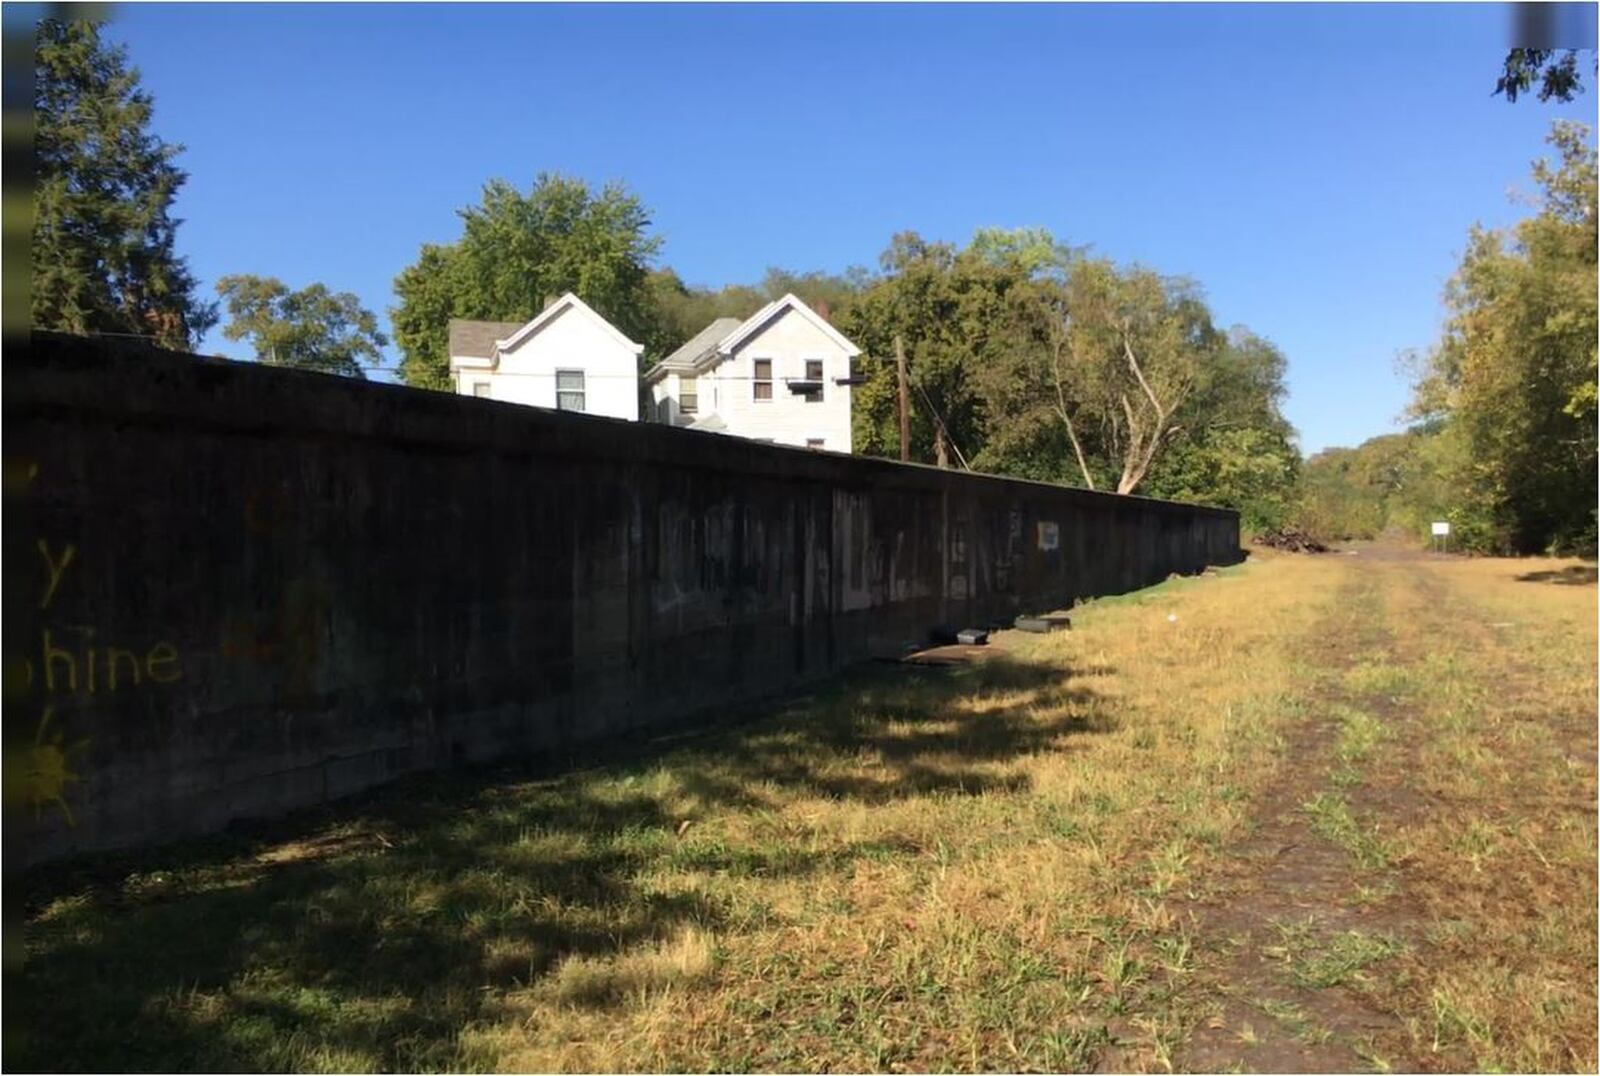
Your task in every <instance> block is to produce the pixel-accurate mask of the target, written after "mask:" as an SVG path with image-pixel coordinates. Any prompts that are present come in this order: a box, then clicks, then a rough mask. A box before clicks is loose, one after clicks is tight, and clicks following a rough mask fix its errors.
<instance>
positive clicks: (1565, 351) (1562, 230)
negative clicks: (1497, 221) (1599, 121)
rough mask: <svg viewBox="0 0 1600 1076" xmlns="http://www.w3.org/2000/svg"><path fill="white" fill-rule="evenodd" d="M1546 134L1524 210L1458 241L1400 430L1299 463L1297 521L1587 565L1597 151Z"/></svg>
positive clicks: (1579, 140) (1320, 528) (1349, 533)
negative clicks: (1533, 198) (1533, 200)
mask: <svg viewBox="0 0 1600 1076" xmlns="http://www.w3.org/2000/svg"><path fill="white" fill-rule="evenodd" d="M1589 139H1590V134H1589V131H1588V129H1587V128H1585V127H1583V126H1581V125H1579V124H1575V123H1557V124H1556V125H1555V127H1554V129H1553V130H1552V132H1551V135H1550V143H1551V145H1552V147H1553V148H1554V150H1555V155H1554V159H1553V160H1552V161H1550V162H1545V161H1539V162H1536V163H1535V164H1534V167H1533V176H1534V179H1535V181H1536V182H1537V183H1538V185H1539V188H1540V190H1541V192H1542V198H1541V200H1540V204H1539V208H1538V212H1537V213H1536V214H1535V215H1534V216H1532V217H1529V218H1528V219H1526V220H1523V221H1522V222H1520V223H1519V224H1517V225H1516V226H1515V227H1513V228H1510V229H1507V230H1505V231H1489V230H1485V229H1482V228H1476V229H1474V230H1473V231H1472V233H1471V235H1470V237H1469V239H1468V243H1467V251H1466V254H1465V255H1464V256H1463V258H1462V260H1461V266H1460V268H1459V269H1458V270H1457V271H1456V274H1455V276H1454V277H1452V278H1451V281H1450V284H1449V286H1448V288H1447V289H1446V292H1445V302H1446V304H1447V306H1448V309H1449V320H1448V321H1447V323H1446V325H1445V330H1444V334H1443V336H1442V338H1441V339H1440V340H1439V342H1438V343H1437V344H1436V345H1435V346H1434V347H1433V348H1432V349H1430V350H1429V351H1428V352H1426V353H1425V354H1422V355H1419V356H1416V357H1415V359H1414V364H1413V366H1414V372H1415V375H1416V377H1415V392H1414V396H1413V400H1412V404H1411V408H1410V411H1409V415H1410V417H1411V418H1413V419H1414V420H1415V423H1416V425H1415V426H1414V427H1413V428H1412V429H1411V430H1410V431H1408V432H1406V433H1403V434H1396V435H1392V436H1387V437H1375V438H1373V439H1372V440H1370V441H1367V442H1366V443H1365V444H1363V445H1361V446H1360V447H1358V448H1339V449H1330V450H1328V451H1327V452H1322V453H1319V454H1317V455H1315V456H1313V457H1312V458H1311V459H1309V460H1308V461H1306V465H1305V469H1304V489H1303V493H1302V497H1301V500H1302V504H1301V507H1300V509H1299V515H1300V519H1301V521H1302V524H1303V525H1304V526H1306V527H1307V528H1308V529H1311V530H1314V531H1317V532H1319V533H1321V534H1323V535H1326V536H1329V537H1336V538H1338V537H1371V536H1373V535H1375V534H1377V533H1380V532H1382V531H1384V530H1386V529H1398V530H1400V531H1403V532H1404V533H1406V534H1407V535H1410V536H1413V537H1416V536H1420V535H1425V534H1427V532H1428V524H1429V522H1430V521H1433V520H1445V521H1449V522H1450V523H1451V524H1452V527H1451V533H1452V535H1453V536H1454V539H1455V540H1456V541H1457V542H1458V543H1459V544H1460V545H1461V547H1462V548H1465V549H1468V550H1471V551H1477V552H1486V553H1540V552H1557V553H1580V554H1584V555H1589V556H1592V555H1594V552H1595V539H1596V522H1595V508H1596V500H1597V497H1600V490H1597V483H1596V470H1597V468H1596V459H1597V457H1596V451H1597V445H1596V437H1595V429H1596V425H1595V424H1596V410H1595V402H1596V392H1595V382H1596V378H1595V366H1596V341H1597V338H1600V324H1597V321H1596V245H1597V242H1600V237H1597V233H1596V225H1595V221H1596V205H1595V150H1594V147H1593V145H1592V144H1591V143H1590V141H1589Z"/></svg>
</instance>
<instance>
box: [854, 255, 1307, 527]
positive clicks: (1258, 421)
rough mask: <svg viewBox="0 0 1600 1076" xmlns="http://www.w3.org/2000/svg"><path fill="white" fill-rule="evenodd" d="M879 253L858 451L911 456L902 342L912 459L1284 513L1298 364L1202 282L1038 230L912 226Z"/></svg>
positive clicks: (1293, 453)
mask: <svg viewBox="0 0 1600 1076" xmlns="http://www.w3.org/2000/svg"><path fill="white" fill-rule="evenodd" d="M881 266H882V271H881V273H880V275H879V276H878V277H877V278H876V279H874V280H873V281H872V282H871V284H870V286H868V287H867V288H866V289H865V290H864V291H863V292H862V293H861V294H860V296H859V297H858V299H857V300H856V301H854V302H853V303H851V304H850V305H849V306H848V307H847V308H846V310H845V312H844V316H843V318H842V321H841V328H842V329H843V330H844V331H845V333H846V334H847V335H849V336H851V337H852V338H853V339H854V340H855V341H856V342H857V343H858V344H859V345H860V346H861V347H862V348H863V349H864V351H865V352H866V355H867V356H869V358H868V359H867V361H865V362H864V363H863V369H862V371H861V372H862V376H863V377H864V379H865V382H864V384H862V385H861V387H860V388H859V389H858V390H857V394H856V398H855V403H856V414H855V422H856V446H857V450H858V451H863V452H867V453H871V454H877V455H895V454H897V452H898V445H899V426H898V396H897V385H896V373H895V368H894V366H893V364H892V363H891V362H890V361H888V360H889V359H891V358H892V357H893V355H894V347H895V344H896V341H897V340H898V342H899V344H900V346H901V347H903V348H904V349H905V351H906V352H907V354H908V357H909V365H910V371H911V372H910V379H911V381H912V384H913V386H914V388H913V391H912V409H913V418H912V423H911V440H912V446H911V447H912V458H913V459H918V460H922V461H925V462H939V463H958V462H960V461H962V460H966V461H967V462H969V463H970V464H971V466H973V467H974V468H976V469H979V470H986V471H992V472H995V473H1000V474H1011V475H1017V476H1019V477H1026V478H1032V479H1036V480H1040V481H1049V482H1061V483H1066V484H1072V485H1080V486H1085V487H1088V488H1094V489H1110V490H1116V491H1119V492H1124V493H1128V492H1135V491H1141V492H1149V493H1153V494H1155V495H1159V496H1176V497H1186V498H1192V499H1198V500H1207V501H1213V502H1216V503H1224V504H1230V505H1233V506H1236V507H1239V508H1241V509H1242V510H1244V512H1245V516H1246V522H1247V524H1248V525H1250V526H1252V527H1266V526H1272V525H1276V524H1277V523H1278V522H1281V519H1282V516H1283V513H1284V512H1285V511H1286V510H1287V507H1288V506H1289V504H1290V503H1291V502H1292V500H1293V497H1292V490H1293V486H1294V482H1295V477H1296V471H1297V467H1298V463H1299V453H1298V451H1297V450H1296V449H1295V447H1294V444H1293V437H1294V431H1293V429H1292V428H1291V427H1290V426H1289V424H1288V422H1287V421H1286V420H1285V419H1284V417H1283V415H1282V413H1281V411H1280V410H1279V408H1280V405H1281V403H1282V400H1283V396H1284V387H1283V374H1284V368H1285V360H1284V358H1283V355H1282V353H1281V352H1279V351H1278V350H1277V349H1276V348H1275V347H1273V346H1272V345H1271V344H1270V343H1269V342H1267V341H1266V340H1263V339H1261V338H1260V337H1258V336H1256V335H1254V334H1252V333H1250V332H1249V331H1248V330H1245V329H1236V330H1234V331H1233V332H1226V333H1225V332H1222V331H1220V330H1218V329H1217V328H1215V326H1214V325H1213V324H1212V318H1211V313H1210V310H1209V309H1208V308H1207V306H1206V304H1205V302H1204V300H1203V298H1202V297H1201V295H1200V293H1199V290H1198V289H1197V288H1196V287H1195V286H1194V285H1193V284H1192V283H1190V282H1188V281H1185V280H1182V279H1177V278H1170V277H1164V276H1162V275H1160V274H1158V273H1155V272H1154V271H1152V270H1149V269H1145V268H1140V267H1122V266H1118V265H1116V264H1115V263H1113V262H1111V261H1109V260H1107V259H1103V258H1092V257H1089V256H1087V255H1086V254H1085V252H1083V251H1081V250H1076V249H1074V248H1071V247H1069V246H1067V245H1065V244H1062V243H1060V242H1058V241H1057V240H1055V238H1054V237H1053V236H1051V235H1050V234H1049V233H1048V232H1045V231H1043V230H1040V229H1022V230H1018V231H1004V230H999V229H986V230H983V231H980V232H978V233H977V234H976V235H975V236H974V238H973V241H972V243H971V244H970V245H968V246H967V247H966V248H964V249H957V248H956V247H954V246H952V245H950V244H947V243H930V242H927V241H925V240H923V239H922V238H921V237H920V236H917V235H916V234H914V233H909V232H908V233H902V234H901V235H897V236H896V237H895V238H894V240H893V241H892V243H891V244H890V247H889V249H888V250H887V251H886V252H885V253H884V255H883V258H882V259H881Z"/></svg>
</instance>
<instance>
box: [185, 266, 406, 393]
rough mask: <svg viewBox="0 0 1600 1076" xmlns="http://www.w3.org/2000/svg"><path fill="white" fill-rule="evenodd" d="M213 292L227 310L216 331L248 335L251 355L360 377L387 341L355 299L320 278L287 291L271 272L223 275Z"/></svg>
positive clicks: (231, 335)
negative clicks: (220, 325)
mask: <svg viewBox="0 0 1600 1076" xmlns="http://www.w3.org/2000/svg"><path fill="white" fill-rule="evenodd" d="M217 294H219V295H220V296H222V299H223V302H224V303H225V304H226V306H227V310H228V324H227V325H226V326H224V328H223V330H222V335H223V336H225V337H227V338H228V339H229V340H243V339H247V338H248V339H249V341H250V345H251V347H253V348H254V349H255V353H256V359H257V360H258V361H260V362H265V363H270V364H271V365H274V366H291V367H293V368H295V369H297V370H316V371H318V372H320V373H325V374H342V375H344V376H345V377H364V376H366V375H365V374H364V373H363V372H362V369H361V367H362V365H363V363H365V364H367V365H372V364H374V363H376V362H378V360H379V359H381V358H382V357H383V348H384V346H385V345H386V344H388V342H389V341H388V340H387V339H386V338H385V337H384V335H383V333H381V332H379V331H378V319H377V317H375V316H374V315H373V313H372V312H371V311H370V310H366V309H364V308H363V307H362V306H361V302H360V300H359V299H357V298H356V297H355V296H354V295H352V294H350V293H349V292H347V291H344V292H331V291H329V290H328V289H327V287H326V286H325V285H322V284H312V285H311V286H309V287H306V288H302V289H300V290H299V291H290V290H289V289H288V287H286V286H285V285H284V284H283V282H282V281H280V280H277V279H275V278H273V277H261V276H248V275H240V276H225V277H223V278H222V279H221V280H220V281H218V282H217Z"/></svg>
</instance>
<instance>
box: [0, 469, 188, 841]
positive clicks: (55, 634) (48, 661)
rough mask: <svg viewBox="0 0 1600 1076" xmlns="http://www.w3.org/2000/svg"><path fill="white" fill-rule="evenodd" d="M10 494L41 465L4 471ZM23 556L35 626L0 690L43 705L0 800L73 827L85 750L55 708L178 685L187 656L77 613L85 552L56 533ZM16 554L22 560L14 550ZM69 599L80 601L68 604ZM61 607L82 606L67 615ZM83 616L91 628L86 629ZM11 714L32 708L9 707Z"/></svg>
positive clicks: (11, 755)
mask: <svg viewBox="0 0 1600 1076" xmlns="http://www.w3.org/2000/svg"><path fill="white" fill-rule="evenodd" d="M5 475H6V482H5V485H6V492H7V493H8V494H11V495H19V496H21V495H27V494H29V493H31V492H32V491H33V489H34V488H36V485H37V482H38V480H39V477H40V472H39V465H38V464H37V463H35V462H32V461H21V462H15V463H12V462H9V461H8V463H7V464H6V466H5ZM29 554H30V556H31V557H32V558H34V562H33V564H32V568H33V569H34V571H33V572H30V573H29V575H30V576H32V577H34V578H37V580H38V584H37V587H36V591H35V594H34V595H33V596H32V598H31V601H30V598H29V597H28V596H23V597H21V598H20V600H21V601H23V602H27V603H28V604H29V606H30V608H29V609H28V613H29V617H28V619H30V620H32V621H33V624H32V625H31V626H30V627H29V628H28V629H27V630H26V631H25V632H23V633H22V637H23V639H24V640H25V641H24V643H23V645H22V647H21V650H20V652H14V653H13V655H11V656H8V659H7V661H6V665H5V673H6V675H5V690H6V694H7V695H8V696H11V697H13V698H17V697H20V698H21V699H22V700H30V699H31V700H38V699H42V700H43V703H44V705H43V709H42V711H38V710H35V711H32V712H34V713H39V714H40V716H39V719H38V722H37V724H36V725H35V726H34V728H33V731H32V736H31V738H29V739H26V740H13V739H11V738H10V737H8V748H9V749H8V751H7V756H6V767H5V769H6V804H7V806H8V807H10V806H23V807H27V808H31V809H32V811H33V813H34V816H35V817H36V818H38V817H40V816H42V814H43V812H44V811H45V810H46V809H53V810H57V811H59V812H60V813H61V815H62V817H63V818H64V819H65V820H66V822H67V824H68V825H75V824H76V819H75V818H74V817H73V813H72V808H71V805H70V804H69V803H68V792H69V790H70V788H71V786H73V785H76V784H81V783H82V781H83V778H82V776H81V775H80V774H79V773H78V772H77V771H76V769H75V768H74V767H75V762H76V758H77V756H78V755H79V754H80V753H81V752H82V751H83V750H84V749H85V748H86V747H87V746H88V745H89V740H88V739H87V738H86V737H78V738H76V739H72V738H70V736H71V734H70V731H69V728H68V725H69V723H70V719H69V717H68V716H67V714H66V713H65V712H63V709H62V706H61V704H66V703H70V704H71V705H72V708H73V709H75V710H78V711H81V710H82V709H83V708H84V707H86V706H88V705H90V704H91V703H92V702H93V701H94V700H95V699H96V698H104V697H105V696H107V695H116V694H120V693H125V692H129V691H133V690H135V689H139V688H148V687H158V686H164V685H170V684H175V683H177V682H178V681H180V680H182V679H183V659H182V656H181V655H180V653H179V651H178V648H177V646H176V645H175V644H174V643H173V642H172V641H170V640H167V639H156V640H155V641H153V642H147V641H137V642H136V641H132V640H129V639H126V638H120V637H107V636H105V635H103V634H102V632H101V631H100V630H99V628H97V626H96V625H95V624H94V623H93V622H92V617H91V616H89V615H86V614H85V613H84V612H83V611H82V610H83V608H84V606H85V604H86V602H85V599H86V598H87V597H89V596H88V595H85V594H83V593H82V591H81V589H80V588H79V586H78V583H79V580H80V579H81V578H82V576H83V571H84V560H85V556H84V552H83V550H82V548H81V547H80V546H79V545H78V544H77V543H76V542H74V541H69V540H67V539H65V538H63V537H61V536H60V535H50V536H40V537H37V538H35V539H34V541H33V544H32V547H31V549H30V550H29ZM19 555H20V554H19ZM69 596H75V597H76V598H77V599H78V600H77V601H69V600H67V599H68V597H69ZM64 608H71V609H75V610H78V611H77V612H72V613H63V612H62V610H63V609H64ZM86 620H89V621H91V622H89V623H85V622H84V621H86ZM11 712H13V713H26V712H29V711H28V710H27V709H26V708H25V707H17V706H15V705H13V706H12V707H11Z"/></svg>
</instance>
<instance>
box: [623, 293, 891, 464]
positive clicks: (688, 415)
mask: <svg viewBox="0 0 1600 1076" xmlns="http://www.w3.org/2000/svg"><path fill="white" fill-rule="evenodd" d="M859 354H861V349H860V348H858V347H856V346H855V345H854V344H852V343H851V342H850V341H849V340H847V339H845V338H844V337H843V336H841V335H840V334H839V332H838V330H836V329H835V328H834V327H833V326H832V325H829V324H828V322H827V319H825V318H823V317H822V316H821V315H820V314H818V313H817V312H816V311H814V310H812V309H811V308H810V307H809V306H807V305H806V304H805V303H803V302H801V301H800V300H799V299H798V298H796V297H795V296H794V295H785V296H784V297H783V298H781V299H777V300H775V301H773V302H770V303H768V304H767V305H766V306H764V307H762V308H761V309H760V310H758V311H757V312H756V313H755V314H754V315H753V316H751V317H749V318H747V319H746V320H744V321H739V320H738V319H736V318H719V319H717V320H716V321H714V322H712V323H711V324H710V325H708V326H706V327H705V328H704V329H702V330H701V331H700V332H699V333H697V334H696V335H695V336H694V338H693V339H691V340H690V341H689V342H688V343H686V344H684V345H683V346H682V347H680V348H679V349H678V350H677V351H674V352H673V353H672V354H671V355H669V356H667V358H665V359H663V360H662V361H661V362H660V363H658V364H657V365H656V366H654V367H653V368H651V369H650V370H649V372H647V373H646V374H645V376H644V385H645V390H646V391H647V392H648V393H649V400H648V403H647V406H648V407H650V408H651V410H652V412H653V414H651V415H650V416H647V417H649V418H651V419H653V420H654V421H656V422H665V423H670V424H672V425H675V426H688V427H690V428H692V429H700V430H711V431H714V432H718V433H727V434H732V435H734V436H736V437H748V438H751V439H753V440H758V441H772V442H774V443H776V444H781V445H796V446H798V447H802V448H815V449H825V450H827V451H830V452H849V451H850V450H851V440H850V387H851V386H850V377H851V373H850V360H851V359H853V358H855V357H856V356H857V355H859Z"/></svg>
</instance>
